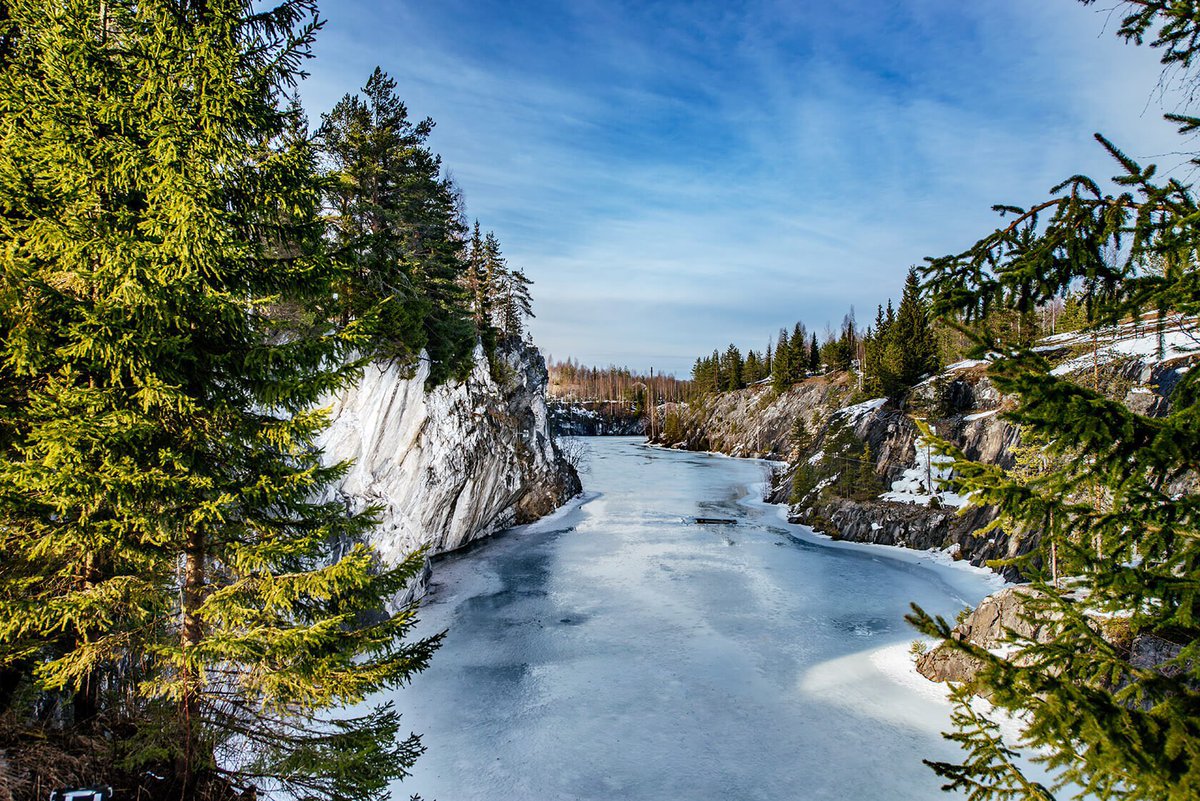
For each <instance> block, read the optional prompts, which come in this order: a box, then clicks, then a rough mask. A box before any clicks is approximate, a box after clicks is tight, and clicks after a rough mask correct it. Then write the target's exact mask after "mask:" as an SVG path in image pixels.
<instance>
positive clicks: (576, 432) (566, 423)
mask: <svg viewBox="0 0 1200 801" xmlns="http://www.w3.org/2000/svg"><path fill="white" fill-rule="evenodd" d="M614 406H615V405H614V404H609V403H600V402H596V401H569V400H562V399H556V398H552V399H551V400H550V406H549V409H550V430H551V431H553V432H554V434H555V436H564V437H636V436H641V435H642V434H645V433H646V420H645V418H644V417H641V416H639V415H637V414H635V413H634V412H633V411H632V410H631V409H629V408H628V407H627V406H623V407H620V408H614Z"/></svg>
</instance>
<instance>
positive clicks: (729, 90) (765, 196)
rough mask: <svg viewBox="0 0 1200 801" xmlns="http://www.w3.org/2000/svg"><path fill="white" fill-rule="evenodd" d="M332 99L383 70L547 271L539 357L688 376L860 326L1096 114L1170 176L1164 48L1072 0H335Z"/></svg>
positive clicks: (1087, 153) (326, 83)
mask: <svg viewBox="0 0 1200 801" xmlns="http://www.w3.org/2000/svg"><path fill="white" fill-rule="evenodd" d="M322 13H323V15H324V17H325V18H326V20H327V25H326V28H325V30H324V31H323V32H322V33H321V35H320V38H319V40H318V43H317V48H316V56H317V58H316V59H315V60H313V61H311V62H310V63H309V65H308V69H309V71H310V72H311V74H312V77H311V78H310V79H309V80H308V81H307V82H306V83H305V84H303V85H302V87H301V92H302V94H303V97H304V100H305V105H306V107H307V108H308V109H309V110H310V113H311V114H312V115H313V117H314V118H316V117H317V115H318V114H319V112H321V111H325V110H328V108H330V107H331V106H332V104H333V103H334V102H336V100H337V99H338V98H339V97H340V96H341V95H342V94H344V93H346V92H349V91H355V90H357V88H358V87H359V86H361V85H362V83H363V82H364V81H365V80H366V78H367V76H368V75H369V74H370V71H371V70H372V69H373V68H374V67H375V66H376V65H379V66H382V67H383V69H384V70H386V71H387V72H388V73H389V74H390V75H391V76H392V77H393V78H395V79H396V81H397V82H398V84H399V92H400V94H401V96H402V97H403V98H404V99H405V101H406V102H407V104H408V107H409V110H410V113H411V114H412V115H413V116H414V117H416V118H421V117H425V116H429V117H432V118H433V119H434V121H435V122H436V123H437V128H436V129H435V131H434V133H433V136H432V137H431V140H430V143H431V146H432V147H433V149H434V150H436V151H437V152H439V153H441V154H442V157H443V160H444V163H445V166H446V167H447V169H448V170H449V172H450V173H451V174H452V175H453V177H454V179H455V181H456V182H457V183H458V184H459V186H460V187H461V188H462V190H463V192H464V194H465V196H466V203H467V211H468V214H469V215H470V217H472V218H478V219H479V220H480V223H481V225H482V226H483V227H484V228H485V229H492V230H494V231H495V232H496V234H497V236H498V237H499V238H500V242H501V245H502V247H503V249H504V252H505V255H506V256H507V257H508V259H509V262H510V264H511V265H513V266H519V267H522V268H524V270H525V271H526V273H527V274H528V275H529V276H530V277H531V278H532V279H533V280H534V282H535V285H534V301H535V312H536V314H537V319H536V320H534V321H533V323H532V326H531V327H532V330H533V334H534V337H535V339H536V341H537V342H538V344H539V345H541V347H542V350H543V352H546V353H548V354H551V355H552V356H554V357H556V358H564V357H566V356H568V355H570V356H573V357H575V358H577V359H580V360H582V361H583V362H585V363H592V364H600V365H606V364H610V363H613V364H619V365H628V366H630V367H634V368H638V369H643V370H645V369H648V368H649V367H651V366H653V367H655V368H656V369H659V370H669V371H674V372H676V373H677V374H678V375H680V376H684V375H686V374H688V372H689V371H690V368H691V364H692V362H693V360H694V359H695V357H696V356H698V355H701V354H703V353H708V352H711V351H712V350H713V349H714V348H718V347H719V348H722V349H723V348H724V347H725V346H726V345H727V344H728V343H729V342H730V341H732V342H735V343H736V344H738V345H739V346H740V347H741V348H742V349H743V350H745V349H746V348H748V347H755V348H757V349H761V348H763V347H764V346H765V345H766V343H767V341H768V339H769V338H773V335H774V332H776V331H777V330H778V328H779V327H780V326H783V325H787V326H790V325H791V324H792V323H793V322H795V321H796V320H803V321H804V322H805V323H806V324H807V325H808V327H809V328H815V329H817V330H818V331H820V330H823V329H824V327H825V326H826V324H827V323H829V324H832V325H834V326H836V325H837V324H838V323H840V321H841V319H842V316H843V315H844V314H845V313H846V311H847V310H848V309H849V307H850V306H851V305H853V306H854V307H855V309H856V311H857V314H858V317H859V319H860V320H862V321H866V320H869V319H870V318H872V317H873V315H874V309H875V305H876V304H877V303H882V302H885V301H886V299H887V298H888V297H889V296H893V297H895V296H898V294H899V290H900V286H901V283H902V282H903V279H904V273H905V271H906V269H907V268H908V266H909V265H911V264H919V263H921V261H922V260H923V258H924V257H926V256H937V255H944V254H946V253H950V252H953V251H958V250H962V249H964V248H965V247H967V246H968V245H970V244H971V243H972V242H974V241H975V240H976V239H978V238H979V237H981V236H982V235H984V234H986V233H987V232H988V231H990V230H991V228H992V226H993V224H994V221H995V215H994V214H993V213H992V212H991V211H990V208H991V206H992V205H993V204H994V203H1000V202H1004V203H1013V204H1017V205H1022V204H1026V203H1029V202H1031V201H1033V200H1036V199H1037V198H1039V197H1041V196H1042V195H1044V193H1045V191H1046V190H1047V189H1048V188H1049V187H1050V186H1052V185H1053V184H1055V183H1057V182H1058V181H1059V180H1061V179H1062V178H1065V177H1067V176H1069V175H1071V174H1074V173H1076V172H1084V173H1088V174H1091V175H1093V176H1094V177H1107V176H1109V175H1111V174H1112V173H1113V172H1114V170H1113V169H1112V168H1111V166H1110V163H1109V162H1108V160H1107V157H1106V156H1105V155H1104V154H1103V152H1102V151H1100V149H1099V147H1098V146H1097V145H1096V144H1095V143H1094V142H1093V141H1092V139H1091V136H1092V133H1093V132H1094V131H1102V132H1104V133H1105V134H1106V135H1108V136H1109V137H1110V138H1112V139H1113V140H1114V141H1115V142H1116V143H1117V144H1118V145H1119V146H1121V147H1124V148H1125V149H1126V150H1127V151H1128V152H1129V153H1130V154H1131V155H1133V156H1135V157H1141V158H1145V159H1147V160H1153V161H1156V162H1158V163H1159V164H1160V167H1161V168H1164V169H1172V168H1174V169H1177V170H1178V171H1181V172H1185V171H1186V169H1187V168H1186V167H1183V166H1180V165H1181V164H1182V163H1183V162H1184V161H1185V158H1184V157H1182V156H1178V155H1174V153H1175V151H1178V150H1179V149H1180V146H1181V140H1179V138H1178V137H1177V136H1176V135H1175V134H1174V132H1173V128H1172V127H1171V126H1170V125H1168V124H1167V123H1165V122H1163V121H1162V119H1161V115H1162V113H1163V112H1164V111H1170V110H1174V109H1175V108H1176V106H1175V105H1174V103H1175V101H1174V100H1173V95H1172V94H1171V93H1170V92H1169V91H1168V92H1166V93H1164V92H1162V91H1159V90H1158V89H1156V86H1157V84H1158V81H1159V74H1160V69H1159V65H1158V62H1157V59H1156V54H1155V53H1154V52H1153V51H1151V50H1150V49H1149V48H1135V47H1132V46H1129V45H1125V44H1123V43H1122V42H1120V41H1119V40H1118V39H1116V37H1115V36H1113V34H1112V31H1113V29H1114V28H1115V27H1116V19H1115V18H1111V17H1110V16H1109V15H1108V14H1107V13H1106V12H1105V11H1102V10H1101V11H1098V10H1097V9H1096V7H1095V6H1088V7H1085V6H1083V5H1081V4H1079V3H1078V2H1074V0H1005V1H1004V2H977V1H976V0H967V1H966V2H964V0H906V1H903V2H902V1H900V0H895V1H893V2H885V1H884V0H820V1H819V2H818V1H817V0H807V1H805V0H791V1H790V2H774V1H768V0H764V1H763V2H745V3H729V2H694V3H684V2H602V1H601V0H579V1H574V0H567V1H566V2H542V1H541V0H532V1H529V2H525V1H522V2H468V1H467V0H414V1H413V2H386V1H385V0H336V2H335V1H334V0H327V2H325V3H324V4H323V7H322Z"/></svg>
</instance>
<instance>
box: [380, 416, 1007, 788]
mask: <svg viewBox="0 0 1200 801" xmlns="http://www.w3.org/2000/svg"><path fill="white" fill-rule="evenodd" d="M589 445H590V446H591V447H592V449H593V450H592V455H591V458H590V464H591V468H590V472H589V474H587V475H585V477H584V483H585V486H586V487H587V488H588V490H589V492H590V493H592V494H591V495H589V496H587V497H586V498H584V499H581V503H580V505H578V506H575V507H573V508H569V509H567V510H565V511H563V512H561V513H559V514H558V515H556V516H555V517H554V518H551V519H548V520H545V521H541V522H540V523H538V524H535V525H534V526H531V527H525V528H523V529H517V530H514V531H512V532H510V533H508V534H505V535H503V536H501V537H499V538H497V539H496V540H494V541H492V542H490V543H488V544H486V545H484V546H481V547H478V548H475V549H473V550H472V551H471V552H470V553H468V554H464V555H461V556H454V557H450V558H448V559H445V560H443V561H441V562H439V563H438V564H437V565H436V566H435V574H434V593H433V595H432V596H431V598H430V599H429V601H428V603H427V605H426V606H425V608H424V610H423V613H422V617H423V621H422V624H421V625H422V631H423V632H427V633H431V632H435V631H440V630H442V629H444V628H448V629H449V632H450V634H449V636H448V638H447V640H446V644H445V646H444V647H443V648H442V650H441V651H440V652H439V653H438V654H437V655H436V656H435V658H434V661H433V665H432V667H431V668H430V669H429V671H427V672H426V673H424V674H422V675H420V676H418V677H417V679H416V680H415V682H414V683H413V685H412V686H411V687H410V688H407V689H405V690H402V691H400V692H398V693H396V694H395V699H396V701H397V706H398V708H399V709H400V711H402V712H403V713H404V725H405V730H406V731H407V730H408V729H410V728H411V729H412V730H414V731H418V732H422V733H423V735H424V741H425V744H426V746H427V747H428V749H429V750H428V753H427V754H426V755H425V756H424V757H422V758H421V760H420V761H419V762H418V763H417V766H416V769H415V772H414V775H413V776H412V777H411V778H410V779H409V780H406V781H405V782H403V783H402V784H399V785H397V786H396V787H395V788H394V792H393V796H394V797H395V798H397V799H400V798H407V797H408V796H409V795H410V794H411V793H420V794H421V795H422V796H423V797H425V798H427V799H433V798H441V799H456V800H457V801H464V800H466V799H518V798H529V799H560V798H561V799H568V798H569V799H593V798H594V799H606V800H607V799H615V798H620V799H677V798H678V799H683V798H687V799H722V801H726V800H727V799H796V798H804V799H812V801H821V800H822V799H831V800H832V799H839V801H840V799H848V798H854V799H865V800H867V801H869V800H870V799H936V798H940V797H943V795H942V794H941V793H940V792H939V790H938V787H939V782H938V780H937V778H936V777H935V776H934V775H933V774H932V772H930V771H929V770H928V769H927V768H926V767H924V766H923V765H922V764H921V759H922V758H935V759H951V758H954V757H955V756H956V755H957V751H956V749H955V747H954V746H953V745H951V744H948V743H946V742H945V741H943V740H942V738H941V736H940V731H941V730H942V729H943V728H944V727H945V726H946V725H947V721H948V714H949V706H948V704H947V703H946V702H945V700H944V699H943V697H942V695H941V690H940V688H939V687H938V686H936V685H932V684H929V683H927V682H924V681H923V680H920V679H919V678H917V677H916V674H915V673H914V672H913V671H912V668H911V662H910V661H909V660H908V654H907V649H908V644H909V643H910V642H911V640H912V639H913V638H914V633H913V632H912V630H911V629H910V628H909V627H908V626H907V624H906V623H905V622H904V620H903V616H904V613H905V612H906V611H907V608H908V603H909V602H910V601H917V602H918V603H920V604H921V605H922V606H924V607H925V608H926V609H928V610H930V611H931V612H934V613H937V614H943V615H948V616H953V615H954V614H955V613H956V612H957V610H958V609H960V608H961V607H962V606H963V605H964V604H968V603H975V602H977V601H978V600H979V599H980V598H982V597H983V596H984V595H986V594H987V593H989V592H990V591H992V590H993V589H994V588H995V587H996V586H997V584H998V583H999V580H998V579H997V578H996V577H994V576H993V575H991V574H989V573H986V572H985V571H978V570H975V569H972V568H969V567H964V566H962V565H961V563H952V562H951V560H950V559H949V557H948V556H946V555H943V554H934V553H923V552H914V551H905V550H903V549H894V548H886V547H885V546H864V545H855V544H852V543H834V542H830V541H828V540H827V539H825V538H823V537H821V536H820V535H816V534H813V533H812V531H811V530H810V529H808V528H806V527H801V526H792V525H788V524H787V523H786V522H785V519H784V518H783V515H784V514H786V510H785V509H783V508H782V507H773V506H769V505H766V504H764V503H762V502H761V501H759V500H758V498H759V497H760V492H759V490H760V489H761V486H762V482H764V481H766V480H767V478H768V476H767V475H766V465H764V464H763V463H761V462H753V461H736V460H730V459H715V458H712V457H710V456H706V455H701V454H695V453H686V452H676V451H666V450H661V449H651V448H646V447H643V446H641V445H640V444H639V443H638V442H637V441H636V440H634V439H631V438H620V439H605V440H602V441H596V442H590V443H589ZM698 516H707V517H725V518H734V519H736V520H737V521H738V524H737V525H734V526H704V525H696V524H694V523H693V522H692V521H693V519H694V518H695V517H698Z"/></svg>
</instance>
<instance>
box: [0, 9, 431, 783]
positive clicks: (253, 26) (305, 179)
mask: <svg viewBox="0 0 1200 801" xmlns="http://www.w3.org/2000/svg"><path fill="white" fill-rule="evenodd" d="M5 6H6V10H7V14H6V16H5V18H4V19H3V20H0V31H2V32H0V38H2V39H3V50H4V52H3V56H2V57H0V102H2V103H3V105H4V108H5V110H6V111H5V124H6V128H5V135H4V136H3V137H0V205H2V206H3V207H4V209H5V213H4V215H2V216H0V237H2V238H3V241H4V243H5V247H4V248H3V249H0V265H2V267H3V269H2V271H0V333H2V334H3V336H2V344H0V356H2V358H3V361H4V364H5V371H4V376H5V377H4V378H3V379H0V404H3V407H4V408H3V422H2V423H0V449H2V450H0V550H2V553H3V555H4V556H3V560H2V561H0V668H2V669H3V670H4V680H5V682H6V683H8V684H11V683H12V682H13V678H12V677H13V675H14V673H15V674H17V675H18V676H19V677H20V678H19V681H20V682H22V683H25V684H27V685H29V686H32V687H33V688H34V689H40V690H42V691H46V692H60V693H63V694H65V695H67V696H68V697H70V698H71V699H73V706H74V709H75V715H74V720H73V721H68V722H69V723H73V725H74V726H75V727H76V728H88V729H90V730H91V731H93V732H94V733H96V734H98V735H99V736H98V737H97V738H95V739H94V742H96V743H105V744H106V746H105V747H106V748H109V749H111V753H110V754H108V756H107V759H108V760H109V764H111V765H114V766H124V769H126V770H129V771H131V772H133V773H136V774H138V775H144V772H145V771H146V770H151V769H152V770H153V771H154V772H155V773H156V774H158V775H165V776H167V777H169V779H170V782H171V783H173V787H174V789H173V790H172V792H173V793H174V795H175V797H185V798H203V797H205V796H206V795H207V794H209V793H210V792H211V793H212V794H213V795H217V794H221V795H222V797H226V796H227V795H228V789H229V787H230V786H233V787H238V788H245V787H248V786H250V785H257V786H258V787H259V789H267V790H269V789H271V788H272V787H281V788H282V789H284V790H286V791H288V792H290V793H291V794H293V795H295V796H304V797H310V798H350V797H364V798H365V797H377V796H378V795H379V794H380V793H382V792H384V791H385V789H386V787H387V784H388V782H389V781H390V780H391V779H393V778H396V777H399V776H402V775H403V774H404V773H405V770H406V768H407V767H408V766H409V765H411V764H412V761H413V759H415V757H416V755H417V753H419V750H420V745H419V742H418V741H417V740H416V739H414V738H410V739H407V740H397V738H396V734H397V732H398V726H399V724H398V720H397V715H396V714H395V712H394V711H393V710H391V709H390V708H389V707H386V706H385V707H377V708H374V709H369V710H368V711H366V712H364V713H362V714H359V715H358V716H357V717H347V718H343V719H330V718H329V716H328V715H327V714H326V713H327V710H329V709H331V708H334V707H337V706H339V705H341V704H356V703H359V702H362V701H363V700H364V699H365V697H366V696H367V695H368V694H370V693H373V692H375V691H377V690H379V689H381V688H383V687H386V686H389V685H394V684H396V683H398V682H401V681H403V680H404V679H406V678H407V677H408V676H410V675H411V674H412V673H413V672H414V671H417V670H420V669H422V668H423V667H424V666H425V664H426V663H427V661H428V659H429V656H430V654H431V652H432V650H433V649H434V648H435V647H436V645H437V641H438V638H433V639H427V640H420V641H417V642H413V643H409V644H405V643H404V642H403V641H402V637H403V636H404V634H405V633H406V632H407V631H408V630H409V629H410V627H411V625H412V623H413V610H412V609H411V608H410V609H408V610H405V611H403V612H402V613H400V614H397V615H395V616H392V617H388V616H387V615H380V614H379V613H380V610H381V607H382V602H383V600H384V599H385V598H388V597H391V595H392V594H394V593H395V591H397V590H398V589H399V588H401V587H403V586H404V585H405V584H406V583H407V581H408V579H409V578H410V577H412V576H413V575H414V573H415V571H417V570H418V569H419V568H420V563H421V560H420V558H419V557H415V558H413V559H410V560H408V561H407V562H405V563H404V564H403V565H401V566H400V567H399V568H397V569H380V568H379V566H378V565H377V563H376V561H377V560H376V558H375V556H374V555H373V554H372V552H371V551H370V550H368V549H367V548H366V547H365V546H364V545H361V544H350V543H354V542H355V541H357V540H359V539H360V538H361V536H362V534H363V532H364V530H365V528H366V527H367V526H368V525H369V523H370V521H369V519H367V518H364V517H361V516H360V517H349V518H348V517H347V516H346V514H345V511H344V509H343V508H341V506H340V504H324V505H322V504H315V503H313V502H312V498H313V497H315V496H316V495H317V494H318V493H319V492H320V491H321V490H322V489H323V488H324V487H326V486H327V485H328V483H329V482H330V481H331V480H333V479H335V478H336V477H337V476H338V475H339V474H340V472H341V471H342V469H343V468H342V467H338V466H334V467H326V466H322V465H321V463H320V460H319V454H318V453H317V452H316V451H315V449H314V448H313V443H314V439H315V437H316V436H317V434H318V433H319V431H320V430H321V428H322V427H323V425H324V422H325V416H324V414H323V413H322V412H321V411H319V410H317V409H316V408H315V407H316V404H317V402H318V401H319V400H320V399H321V398H323V397H325V396H326V395H327V393H329V392H331V391H333V390H335V389H337V388H339V387H340V386H342V385H343V384H344V383H345V382H346V381H347V380H350V379H351V378H353V376H354V375H355V373H356V370H357V369H358V367H359V363H358V362H350V361H347V359H348V357H349V355H350V354H351V353H352V352H356V351H358V350H360V349H361V348H362V347H363V346H364V345H366V344H368V339H367V338H366V337H365V336H364V334H363V332H362V330H361V329H362V327H363V326H361V325H358V324H356V323H354V322H351V323H350V324H348V325H347V326H346V327H345V328H344V329H342V330H334V329H332V328H330V327H329V326H327V325H324V324H323V322H322V321H323V318H324V317H325V314H324V311H330V312H332V310H333V308H334V305H333V303H332V298H333V290H334V288H335V285H336V284H338V281H339V279H340V278H341V275H339V273H337V272H336V271H333V270H331V269H330V261H329V260H328V259H327V258H325V257H324V253H323V243H324V237H323V233H324V232H323V227H322V225H321V224H320V217H319V205H320V200H321V198H320V196H319V189H320V181H319V180H318V176H317V171H316V154H315V153H314V152H313V149H312V148H311V146H310V144H309V142H308V141H307V140H306V138H305V137H304V136H303V130H304V125H303V122H302V121H301V120H298V119H297V111H296V109H295V107H294V106H292V108H291V110H290V111H289V110H288V107H287V104H286V103H284V102H283V95H282V92H283V90H284V89H285V88H286V87H287V86H288V85H289V84H290V83H291V82H292V81H293V80H294V79H295V77H296V76H297V74H298V69H299V63H300V60H301V59H302V58H303V57H304V56H305V55H306V54H307V52H308V50H309V47H310V45H311V42H312V38H313V35H314V33H315V32H316V30H317V28H318V24H317V22H316V21H315V11H314V9H313V7H312V4H311V3H309V2H301V1H300V0H296V1H295V2H284V3H280V4H278V5H276V6H274V7H263V6H261V5H259V4H254V5H253V6H252V5H251V4H250V3H249V2H243V0H208V2H206V3H203V4H200V3H194V4H193V3H187V4H184V3H140V2H139V3H134V2H121V1H120V0H111V1H110V2H107V3H99V4H98V3H95V2H90V1H85V0H63V2H58V3H53V4H49V5H47V4H45V3H44V2H41V0H11V2H6V3H5ZM289 306H290V307H299V308H317V309H320V310H322V312H323V313H322V314H320V315H318V316H317V318H316V319H313V320H307V321H304V322H305V323H306V324H305V325H298V323H297V321H296V320H295V319H291V318H287V317H284V316H280V315H278V314H273V313H272V312H273V311H277V310H278V309H280V308H285V307H289ZM369 318H370V313H369V312H364V314H363V321H362V322H363V323H364V324H365V323H367V322H369ZM339 542H342V543H347V547H346V552H345V555H344V556H343V557H342V558H340V559H338V558H336V554H335V553H334V546H335V544H336V543H339ZM3 700H5V702H6V703H10V704H11V703H13V702H14V696H13V695H12V694H11V693H10V694H8V695H7V698H5V699H3ZM14 711H15V712H18V713H19V712H20V710H14ZM318 721H320V722H318ZM118 724H119V728H117V726H118ZM235 745H236V750H235V751H230V750H228V749H230V748H232V747H233V746H235ZM114 769H115V768H114ZM222 787H224V789H223V790H222Z"/></svg>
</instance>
